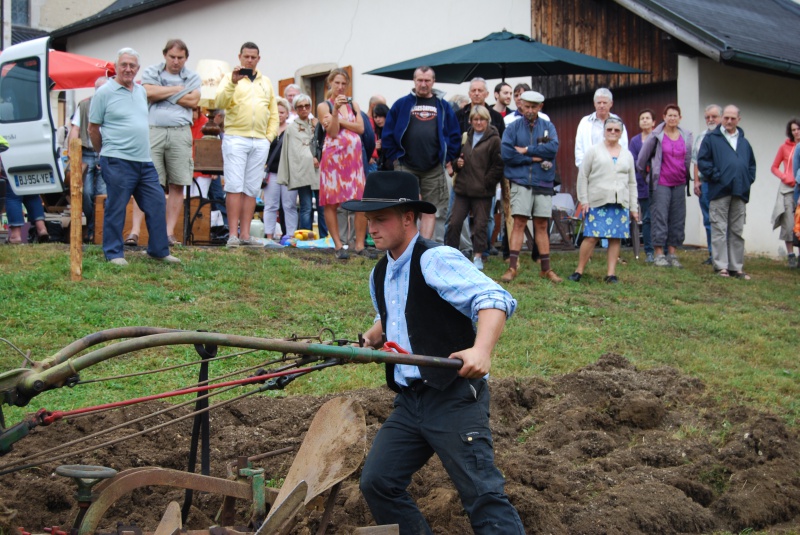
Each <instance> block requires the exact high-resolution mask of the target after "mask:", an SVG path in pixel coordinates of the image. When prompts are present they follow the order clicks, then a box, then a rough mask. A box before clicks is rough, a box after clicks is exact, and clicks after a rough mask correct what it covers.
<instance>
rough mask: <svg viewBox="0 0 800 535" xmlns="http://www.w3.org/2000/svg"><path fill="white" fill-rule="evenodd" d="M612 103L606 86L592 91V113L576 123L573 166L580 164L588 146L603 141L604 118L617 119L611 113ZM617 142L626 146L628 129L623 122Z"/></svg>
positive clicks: (612, 100) (611, 97)
mask: <svg viewBox="0 0 800 535" xmlns="http://www.w3.org/2000/svg"><path fill="white" fill-rule="evenodd" d="M613 105H614V96H613V95H612V94H611V91H609V90H608V89H607V88H605V87H601V88H600V89H598V90H597V91H595V92H594V110H595V111H594V113H590V114H589V115H587V116H586V117H584V118H583V119H581V122H580V123H578V133H577V134H576V135H575V167H580V166H581V162H582V161H583V155H584V154H586V151H588V150H589V148H590V147H592V146H594V145H597V144H598V143H600V142H601V141H603V123H605V121H606V119H608V118H609V117H616V118H617V119H619V116H618V115H615V114H613V113H611V107H612V106H613ZM619 144H620V145H622V147H623V148H626V149H627V148H628V131H627V130H626V129H625V124H624V123H623V125H622V137H621V138H619Z"/></svg>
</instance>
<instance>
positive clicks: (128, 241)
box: [125, 234, 139, 247]
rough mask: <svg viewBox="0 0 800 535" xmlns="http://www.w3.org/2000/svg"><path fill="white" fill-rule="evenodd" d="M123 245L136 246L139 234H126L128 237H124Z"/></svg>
mask: <svg viewBox="0 0 800 535" xmlns="http://www.w3.org/2000/svg"><path fill="white" fill-rule="evenodd" d="M125 246H126V247H138V246H139V235H138V234H128V237H127V238H125Z"/></svg>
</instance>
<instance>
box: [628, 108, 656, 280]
mask: <svg viewBox="0 0 800 535" xmlns="http://www.w3.org/2000/svg"><path fill="white" fill-rule="evenodd" d="M655 125H656V112H654V111H653V110H651V109H650V108H647V109H644V110H642V111H640V112H639V128H640V129H641V133H639V134H637V135H635V136H634V137H633V138H632V139H631V141H630V143H628V150H629V151H631V154H633V161H634V162H636V160H637V159H638V158H639V152H641V150H642V145H643V144H644V142H645V141H647V138H649V137H650V134H652V133H653V127H654V126H655ZM636 189H637V193H638V194H639V217H641V219H642V239H643V240H644V253H645V255H646V257H645V258H646V261H647V263H648V264H652V263H653V260H654V258H655V257H654V256H653V241H652V240H651V239H650V186H648V185H647V173H646V172H641V173H640V172H639V171H636Z"/></svg>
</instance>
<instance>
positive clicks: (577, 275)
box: [567, 271, 583, 282]
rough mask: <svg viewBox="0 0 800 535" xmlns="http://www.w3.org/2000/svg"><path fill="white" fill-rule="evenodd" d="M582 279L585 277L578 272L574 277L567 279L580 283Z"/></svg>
mask: <svg viewBox="0 0 800 535" xmlns="http://www.w3.org/2000/svg"><path fill="white" fill-rule="evenodd" d="M581 277H583V273H578V272H577V271H576V272H575V273H573V274H572V275H570V276H569V277H567V278H568V279H569V280H571V281H572V282H579V281H580V280H581Z"/></svg>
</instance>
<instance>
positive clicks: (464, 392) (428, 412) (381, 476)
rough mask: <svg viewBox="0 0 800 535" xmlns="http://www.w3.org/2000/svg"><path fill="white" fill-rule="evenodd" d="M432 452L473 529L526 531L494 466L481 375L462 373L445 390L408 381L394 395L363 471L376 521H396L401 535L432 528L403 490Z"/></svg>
mask: <svg viewBox="0 0 800 535" xmlns="http://www.w3.org/2000/svg"><path fill="white" fill-rule="evenodd" d="M417 384H421V383H417ZM434 453H436V454H437V455H438V456H439V459H440V460H441V461H442V465H444V468H445V470H446V471H447V474H448V475H449V476H450V479H451V480H452V482H453V484H454V485H455V487H456V489H457V490H458V494H459V496H460V497H461V503H462V504H463V506H464V509H465V510H466V512H467V515H469V519H470V523H471V524H472V529H473V531H474V532H475V533H477V534H479V535H480V534H485V535H489V534H491V535H497V534H501V533H502V534H503V535H515V534H520V535H522V534H524V533H525V530H524V529H523V527H522V522H521V521H520V518H519V514H517V511H516V509H514V506H513V505H511V503H510V502H509V501H508V497H507V496H506V495H505V491H504V485H505V479H503V476H502V474H501V473H500V471H499V470H498V469H497V467H495V465H494V449H493V445H492V434H491V431H490V429H489V386H488V385H487V383H486V381H485V380H484V379H472V380H468V379H463V378H461V377H459V378H457V379H456V380H455V381H454V382H453V383H452V384H451V385H450V386H449V387H447V389H445V390H444V391H439V390H436V389H433V388H428V387H425V386H422V387H419V388H414V387H413V385H412V387H411V388H404V389H403V391H402V392H401V393H399V394H397V397H395V400H394V411H393V412H392V414H391V415H389V418H387V419H386V422H385V423H384V424H383V426H381V428H380V430H379V431H378V434H377V436H376V437H375V440H374V442H373V443H372V448H371V449H370V451H369V455H367V460H366V461H365V463H364V469H363V470H362V472H361V483H360V487H361V492H362V494H363V495H364V498H365V499H366V501H367V504H368V505H369V509H370V511H371V512H372V516H373V518H374V519H375V522H377V523H378V525H385V524H399V525H400V533H403V534H406V533H414V534H418V533H423V534H430V533H431V529H430V527H429V526H428V523H427V522H426V521H425V518H424V517H423V516H422V513H421V512H420V510H419V508H418V507H417V504H416V503H414V500H413V499H412V498H411V496H410V495H409V493H408V491H407V488H408V485H409V484H410V483H411V477H412V476H413V475H414V473H415V472H416V471H417V470H419V469H420V468H422V467H423V466H424V465H425V463H427V462H428V459H430V458H431V457H432V456H433V454H434Z"/></svg>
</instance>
